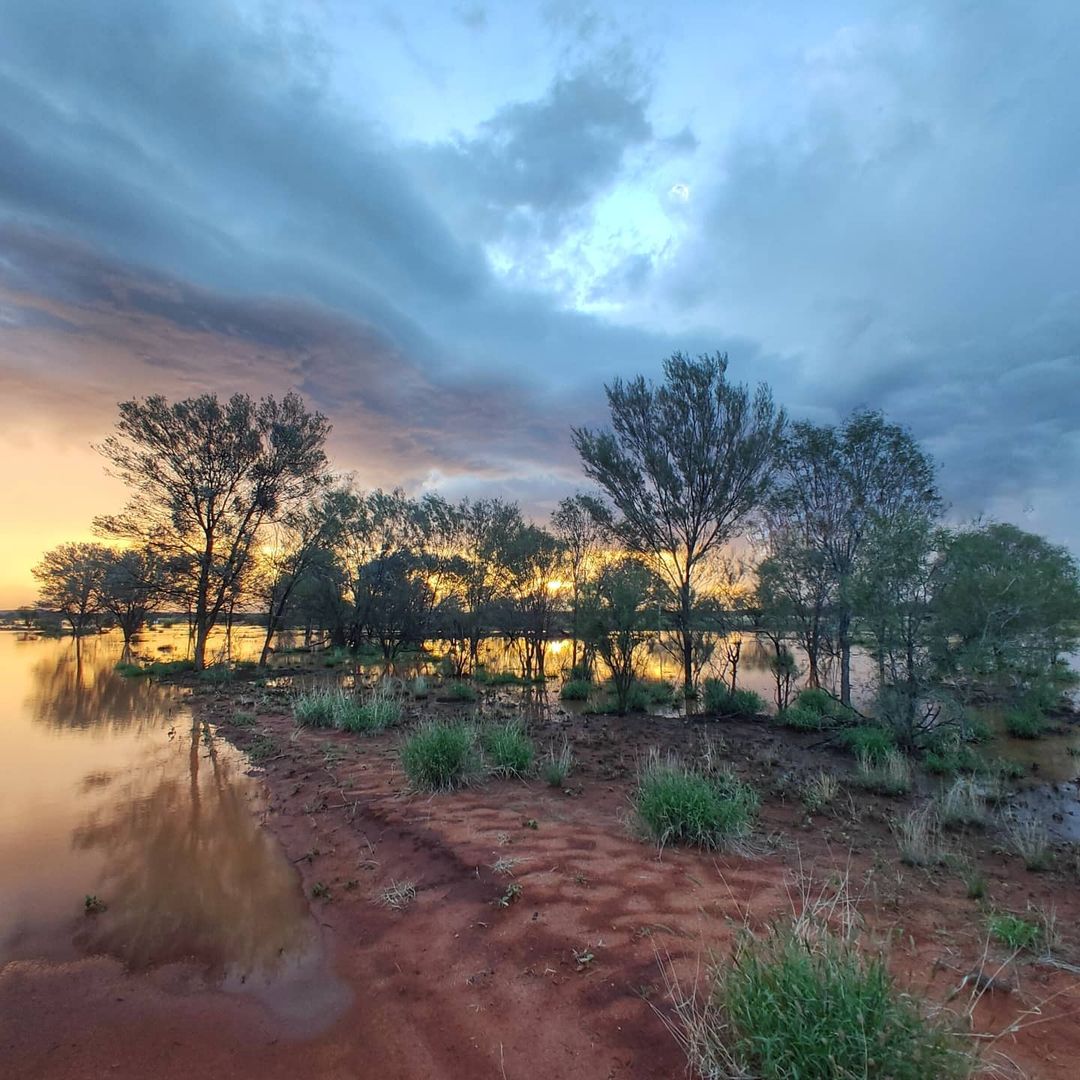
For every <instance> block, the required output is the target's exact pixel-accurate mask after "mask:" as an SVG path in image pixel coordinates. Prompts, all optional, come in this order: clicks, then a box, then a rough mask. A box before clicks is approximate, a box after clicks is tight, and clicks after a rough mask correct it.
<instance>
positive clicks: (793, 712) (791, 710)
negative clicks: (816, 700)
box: [776, 705, 831, 731]
mask: <svg viewBox="0 0 1080 1080" xmlns="http://www.w3.org/2000/svg"><path fill="white" fill-rule="evenodd" d="M776 720H777V723H780V724H783V725H784V726H785V727H789V728H794V729H795V730H796V731H821V730H823V729H824V728H825V727H827V726H828V725H829V724H830V723H831V721H830V718H829V717H827V716H823V715H822V714H821V713H819V712H816V711H815V710H814V709H806V708H804V707H803V706H801V705H790V706H788V708H786V709H784V710H783V711H782V712H779V713H777V714H776Z"/></svg>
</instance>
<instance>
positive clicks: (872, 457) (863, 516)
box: [768, 411, 941, 705]
mask: <svg viewBox="0 0 1080 1080" xmlns="http://www.w3.org/2000/svg"><path fill="white" fill-rule="evenodd" d="M940 511H941V500H940V498H939V497H938V493H937V488H936V486H935V479H934V463H933V461H932V459H931V458H930V457H928V456H927V455H926V454H925V453H924V452H923V450H922V449H921V448H920V446H919V445H918V443H917V442H916V441H915V440H914V438H913V437H912V436H911V434H910V433H909V432H908V431H907V430H905V429H904V428H902V427H899V426H898V425H896V424H889V423H886V421H885V419H884V417H883V416H882V415H881V413H878V412H869V411H857V412H854V413H852V415H851V416H850V417H848V419H847V420H846V421H845V422H844V424H843V426H842V427H840V428H833V427H821V426H818V425H816V424H811V423H806V422H802V423H797V424H795V425H793V427H792V428H791V430H790V431H789V433H788V435H787V437H786V438H785V439H784V443H783V449H782V452H781V455H780V483H779V485H778V486H777V489H776V491H775V492H774V495H773V498H772V500H771V505H770V507H769V513H768V518H769V519H770V520H771V521H772V522H774V523H779V526H780V528H781V529H783V530H788V531H790V533H791V534H792V536H793V537H795V539H796V543H795V545H794V551H795V552H799V549H800V548H801V549H802V554H799V555H798V557H799V558H802V559H804V560H805V559H807V558H810V557H813V558H817V559H820V567H815V568H814V573H815V575H816V574H817V573H818V572H819V571H820V570H825V571H827V574H828V579H829V583H830V586H831V589H832V591H833V595H832V597H831V598H830V599H831V606H832V608H833V611H834V617H835V626H836V638H837V651H838V653H839V656H840V700H841V701H842V702H843V703H844V704H845V705H850V704H851V633H852V617H853V614H854V609H853V599H852V595H851V586H852V579H853V576H854V574H855V572H856V569H857V567H858V560H859V557H860V554H861V552H862V548H863V544H864V542H865V541H866V538H867V536H868V535H869V534H870V532H871V529H872V528H873V526H874V523H875V522H876V521H884V520H890V519H895V518H899V517H900V516H906V517H908V518H911V519H916V518H924V519H926V520H933V519H934V518H936V517H937V515H938V514H939V513H940ZM819 584H820V583H819ZM816 587H818V586H815V588H816Z"/></svg>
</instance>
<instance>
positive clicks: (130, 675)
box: [113, 660, 147, 679]
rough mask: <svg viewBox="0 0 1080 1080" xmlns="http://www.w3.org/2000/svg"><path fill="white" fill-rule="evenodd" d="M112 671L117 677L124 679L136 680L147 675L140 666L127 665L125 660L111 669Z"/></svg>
mask: <svg viewBox="0 0 1080 1080" xmlns="http://www.w3.org/2000/svg"><path fill="white" fill-rule="evenodd" d="M113 671H115V672H116V674H117V675H122V676H123V677H124V678H125V679H137V678H138V677H139V676H140V675H145V674H147V672H146V670H145V669H144V668H143V667H142V665H141V664H129V663H128V662H127V661H126V660H121V661H120V662H119V663H118V664H117V665H116V666H115V667H114V668H113Z"/></svg>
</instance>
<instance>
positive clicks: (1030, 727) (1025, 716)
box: [1005, 707, 1046, 739]
mask: <svg viewBox="0 0 1080 1080" xmlns="http://www.w3.org/2000/svg"><path fill="white" fill-rule="evenodd" d="M1005 730H1006V731H1007V732H1008V733H1009V734H1010V735H1011V736H1012V737H1013V738H1014V739H1037V738H1039V736H1041V735H1043V734H1045V732H1046V721H1045V719H1043V716H1042V713H1040V712H1039V711H1038V710H1037V709H1034V708H1031V707H1028V708H1023V709H1014V710H1013V711H1012V712H1009V713H1006V714H1005Z"/></svg>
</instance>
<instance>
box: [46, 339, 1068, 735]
mask: <svg viewBox="0 0 1080 1080" xmlns="http://www.w3.org/2000/svg"><path fill="white" fill-rule="evenodd" d="M727 366H728V365H727V357H726V356H724V355H721V354H717V355H712V356H701V357H696V358H691V357H688V356H685V355H683V354H681V353H676V354H675V355H673V356H671V357H670V358H668V359H667V360H666V361H665V362H664V370H663V379H662V381H660V382H658V383H653V382H651V381H649V380H646V379H645V378H643V377H639V378H636V379H634V380H631V381H629V382H624V381H623V380H621V379H616V380H615V381H614V382H613V383H612V384H611V385H609V386H608V387H606V392H607V401H608V407H609V413H610V424H609V426H607V427H605V428H601V429H598V430H592V429H585V428H582V429H575V430H573V432H572V438H573V442H574V445H575V447H576V449H577V451H578V453H579V455H580V458H581V463H582V467H583V471H584V473H585V475H586V476H587V477H588V478H589V479H591V480H592V481H593V482H594V483H595V485H596V491H595V492H594V493H581V492H579V493H576V494H574V495H572V496H569V497H567V498H565V499H563V500H562V502H561V503H560V504H559V505H558V507H557V509H556V510H555V511H554V513H553V514H552V515H551V517H550V520H549V521H548V522H547V523H546V524H544V525H540V524H537V523H535V522H531V521H528V520H526V518H525V516H524V515H523V513H522V511H521V508H520V507H519V506H518V505H517V504H516V503H513V502H509V501H505V500H501V499H478V500H471V499H463V500H461V501H459V502H456V503H455V502H450V501H448V500H446V499H445V498H443V497H442V496H440V495H438V494H428V495H424V496H422V497H419V498H412V497H409V496H408V495H406V494H405V493H404V492H402V491H400V490H394V491H389V492H387V491H382V490H376V491H370V492H362V491H358V490H356V489H355V487H354V486H352V485H351V484H349V483H347V482H344V481H343V480H342V479H341V478H340V477H336V476H335V475H334V474H333V473H332V472H331V470H330V467H329V462H328V460H327V457H326V452H325V446H326V439H327V436H328V434H329V431H330V425H329V423H328V422H327V420H326V418H325V417H323V416H321V415H319V414H318V413H316V412H312V411H310V410H309V409H308V408H307V407H306V406H305V404H304V402H303V401H302V399H301V398H300V397H299V396H298V395H296V394H287V395H286V396H285V397H284V398H282V399H281V400H280V401H278V400H275V399H274V398H271V397H267V398H263V399H262V400H258V401H256V400H253V399H252V398H250V397H249V396H247V395H245V394H235V395H233V396H232V397H231V398H229V399H228V400H226V401H220V400H219V399H218V398H217V396H215V395H212V394H205V395H201V396H198V397H194V398H189V399H185V400H182V401H177V402H172V403H170V402H168V401H166V400H165V399H164V398H163V397H161V396H157V395H155V396H150V397H147V398H145V399H133V400H131V401H127V402H124V403H123V404H121V405H120V416H119V420H118V423H117V426H116V430H115V431H114V432H113V434H112V435H110V436H109V438H107V439H106V440H105V441H104V442H103V443H102V444H101V446H100V447H99V450H100V451H101V453H102V454H103V456H104V457H105V459H106V461H107V462H108V464H109V468H110V469H111V471H112V472H113V473H114V474H115V475H117V476H118V477H119V478H120V479H121V480H123V482H124V483H125V485H126V486H127V488H128V491H129V500H128V503H127V505H126V506H125V507H124V508H123V510H121V512H120V513H118V514H115V515H109V516H103V517H100V518H98V519H96V520H95V523H94V524H95V528H96V530H97V532H98V533H99V534H100V536H101V537H102V541H104V542H102V543H92V544H64V545H61V546H60V547H58V548H55V549H54V550H52V551H49V552H47V553H46V554H45V556H44V557H43V559H42V561H41V563H40V565H39V566H38V567H36V568H35V570H34V573H35V575H36V576H37V578H38V580H39V582H40V585H41V597H40V602H41V604H42V605H43V606H45V607H46V608H48V609H50V610H53V611H56V612H58V613H60V615H61V616H62V617H63V618H64V619H65V620H66V621H67V622H68V624H69V626H70V627H71V630H72V632H73V633H74V634H79V633H82V632H85V631H86V630H87V629H89V628H90V627H91V626H94V625H98V624H100V623H101V621H102V620H103V619H104V620H106V621H107V622H108V623H110V624H112V625H116V626H119V627H120V629H121V630H122V631H123V633H124V637H125V641H126V642H129V641H130V640H131V638H132V636H133V635H134V634H135V633H136V632H137V631H138V629H139V627H140V626H141V625H143V623H144V622H145V621H146V619H147V618H148V617H149V616H150V615H151V614H152V613H153V612H154V611H157V610H163V609H166V608H167V609H170V610H180V611H184V612H186V613H187V617H188V620H189V624H190V626H191V632H192V640H193V658H194V662H195V665H196V667H197V668H199V669H201V668H203V667H204V666H205V665H206V663H207V642H208V639H209V636H210V633H211V631H212V630H213V629H214V628H215V627H218V626H221V625H223V624H228V623H229V622H230V620H231V619H232V618H233V617H234V616H235V615H236V613H238V612H251V611H258V612H259V613H260V614H261V617H262V620H263V622H264V624H265V629H266V634H265V643H264V647H263V650H262V656H261V660H260V663H262V664H265V663H266V662H267V659H268V657H269V655H270V652H271V649H272V645H273V640H274V637H275V635H276V634H277V633H278V632H279V631H281V630H282V629H285V628H287V627H289V628H293V627H302V628H303V629H304V630H305V633H306V634H307V635H308V637H309V638H314V639H320V640H323V641H325V642H326V643H327V644H328V645H333V646H338V647H341V648H348V649H359V648H361V647H367V648H376V649H377V650H378V651H379V653H380V654H381V655H382V656H383V657H384V658H385V659H386V660H388V661H392V660H393V659H395V658H396V657H397V656H398V655H399V654H400V653H401V651H402V650H403V649H407V648H410V647H414V646H419V645H422V643H423V642H425V641H428V640H431V639H433V638H435V639H439V640H441V641H442V642H443V643H444V646H445V656H446V663H447V664H448V665H449V667H450V668H451V670H452V671H453V673H455V674H458V675H466V674H470V673H472V672H474V671H475V670H476V667H477V665H478V663H479V659H480V652H481V645H482V644H483V642H484V640H485V639H486V638H487V637H489V636H491V635H494V634H500V635H503V636H505V637H506V638H507V639H508V640H510V641H511V642H513V643H514V644H515V645H516V647H517V649H518V655H519V656H520V659H521V673H522V675H523V676H524V677H526V678H543V677H544V676H545V675H546V668H545V663H546V658H547V653H548V646H549V644H550V642H551V641H552V640H554V638H556V637H562V636H567V635H568V636H569V637H570V638H571V639H572V643H573V645H572V648H573V656H572V664H573V666H574V667H575V668H578V669H579V670H580V671H581V672H583V673H584V674H586V675H590V674H591V673H592V671H593V670H594V668H595V665H596V663H597V658H598V657H599V658H600V659H601V660H602V661H603V663H604V666H605V668H606V669H607V673H608V674H609V675H610V676H611V677H613V679H614V680H615V683H616V685H617V686H618V685H619V684H620V683H621V682H629V681H632V680H633V678H634V677H635V673H636V672H637V670H638V667H639V656H640V650H641V647H642V646H643V644H644V643H645V642H646V640H647V639H650V638H652V639H656V640H658V641H659V642H660V644H661V645H662V646H663V647H665V648H666V649H668V650H669V651H670V652H671V653H672V655H673V657H674V658H675V659H676V660H677V663H678V666H679V669H680V672H681V676H682V683H683V689H684V691H685V692H686V693H687V695H692V694H693V693H694V692H695V690H696V687H697V685H698V683H699V681H700V679H701V676H702V672H703V671H705V670H706V669H707V668H708V666H709V664H710V662H715V661H716V660H717V659H721V660H723V661H725V662H726V663H727V664H728V666H729V668H730V667H732V666H734V668H735V669H736V670H737V665H738V639H735V640H734V641H733V642H731V641H729V642H726V643H724V644H723V645H721V644H720V643H721V642H722V638H723V635H725V634H728V633H730V632H731V631H733V630H742V631H745V632H747V633H753V634H756V635H757V636H758V637H759V638H760V639H761V640H762V641H764V642H766V643H767V644H768V645H769V647H770V649H771V653H772V659H771V666H772V669H773V675H774V678H775V683H776V702H777V706H778V707H779V708H783V707H784V706H785V705H786V704H787V700H788V697H789V695H790V692H791V687H792V685H793V684H794V682H795V681H796V679H798V678H800V677H803V676H805V679H806V682H807V683H808V684H809V685H810V686H814V687H818V686H823V685H826V684H827V685H829V686H830V687H831V686H833V685H835V688H836V691H837V694H838V697H839V698H840V700H841V701H842V702H843V703H844V704H845V705H850V704H851V692H852V685H851V657H852V651H853V649H854V648H855V647H856V646H861V647H863V648H865V649H866V650H868V651H869V652H870V654H871V655H872V656H873V658H874V661H875V664H876V669H877V675H878V682H879V690H880V692H881V694H882V695H883V697H884V698H888V700H889V701H890V703H891V704H890V708H893V709H894V710H896V711H898V712H899V713H900V714H902V716H903V717H904V718H905V720H906V722H907V723H908V724H909V725H910V727H911V729H912V730H915V729H917V728H918V726H919V725H920V724H924V723H932V722H934V719H935V717H936V710H938V709H939V708H940V700H941V697H942V688H943V687H948V688H949V689H950V691H957V690H959V691H960V692H961V693H962V694H967V695H970V694H973V693H978V692H986V690H987V687H989V686H991V685H992V686H993V687H995V688H996V692H1008V693H1012V694H1032V693H1036V692H1037V691H1038V688H1039V687H1040V686H1042V685H1044V684H1045V683H1047V681H1048V680H1053V679H1054V678H1055V677H1057V676H1058V675H1059V674H1060V672H1061V671H1062V670H1063V665H1062V657H1063V655H1064V654H1066V653H1068V652H1069V651H1070V650H1072V649H1075V647H1076V645H1077V640H1078V637H1080V571H1078V567H1077V563H1076V560H1075V559H1074V558H1073V557H1072V556H1071V554H1070V553H1069V552H1068V551H1066V550H1065V549H1063V548H1060V547H1057V546H1055V545H1053V544H1051V543H1050V542H1048V541H1047V540H1045V539H1043V538H1041V537H1038V536H1034V535H1031V534H1029V533H1025V532H1023V531H1022V530H1020V529H1018V528H1016V527H1015V526H1011V525H1004V524H996V523H990V524H976V525H973V526H971V527H967V528H962V529H955V528H949V527H946V525H945V524H944V521H943V514H944V511H945V507H944V504H943V502H942V499H941V497H940V494H939V492H938V488H937V480H936V466H935V463H934V461H933V460H932V458H931V457H930V456H929V455H928V454H927V453H926V451H925V450H924V449H923V448H922V447H921V446H920V445H919V444H918V442H917V441H916V440H915V439H914V438H913V436H912V435H911V433H910V432H909V431H907V430H906V429H905V428H903V427H901V426H899V425H896V424H893V423H890V422H889V421H888V420H887V419H886V418H885V417H884V416H883V415H882V414H881V413H879V412H875V411H870V410H859V411H856V412H854V413H853V414H852V415H850V416H849V417H847V418H846V419H845V420H844V421H843V422H842V423H840V424H838V425H822V424H815V423H810V422H807V421H800V422H790V421H789V420H788V418H787V417H786V415H785V413H784V411H783V409H781V408H779V407H778V406H777V405H776V404H775V403H774V400H773V397H772V394H771V392H770V390H769V388H768V387H766V386H764V385H762V386H758V387H757V388H756V389H751V388H749V387H747V386H744V385H741V384H738V383H735V382H732V381H731V380H730V379H729V378H728V374H727ZM733 543H735V544H737V545H738V547H739V550H742V551H744V552H749V553H751V554H748V555H745V556H744V557H742V558H736V557H735V556H734V555H733V553H732V550H733V549H732V544H733ZM792 644H797V645H798V646H800V652H801V655H802V656H803V657H805V665H806V669H805V671H803V670H801V669H800V667H799V664H800V662H801V661H797V660H796V655H795V653H794V652H793V650H792V648H791V646H792ZM718 647H723V648H725V649H726V650H728V652H727V654H726V655H724V656H722V657H719V658H718V657H717V656H716V655H715V652H716V649H717V648H718ZM733 682H734V679H733Z"/></svg>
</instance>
